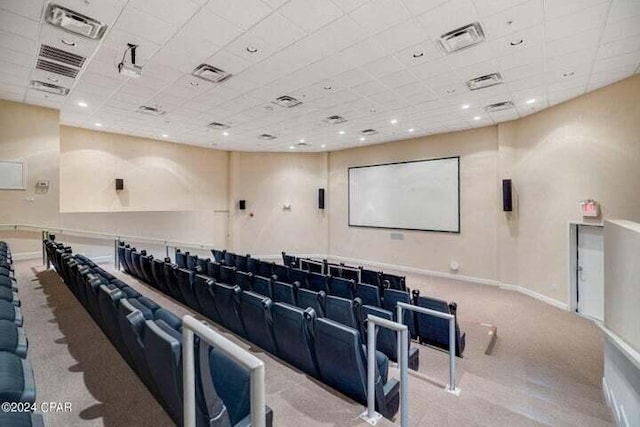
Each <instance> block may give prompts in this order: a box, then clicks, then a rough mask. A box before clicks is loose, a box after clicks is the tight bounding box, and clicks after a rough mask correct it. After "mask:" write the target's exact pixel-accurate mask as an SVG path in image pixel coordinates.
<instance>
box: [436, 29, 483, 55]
mask: <svg viewBox="0 0 640 427" xmlns="http://www.w3.org/2000/svg"><path fill="white" fill-rule="evenodd" d="M482 40H484V31H482V27H481V26H480V23H479V22H474V23H473V24H469V25H465V26H464V27H460V28H456V29H455V30H453V31H449V32H448V33H445V34H443V35H441V36H440V39H439V40H438V41H439V42H440V45H441V46H442V48H443V49H444V50H445V51H446V52H447V53H452V52H456V51H458V50H461V49H465V48H467V47H471V46H473V45H475V44H478V43H480V42H481V41H482Z"/></svg>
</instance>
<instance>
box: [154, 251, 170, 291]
mask: <svg viewBox="0 0 640 427" xmlns="http://www.w3.org/2000/svg"><path fill="white" fill-rule="evenodd" d="M164 263H165V262H164V261H163V260H160V259H157V258H155V259H154V260H153V261H151V274H152V276H153V283H154V284H155V287H156V288H157V289H158V290H160V291H161V292H163V293H165V294H169V290H168V289H167V285H166V283H165V281H164Z"/></svg>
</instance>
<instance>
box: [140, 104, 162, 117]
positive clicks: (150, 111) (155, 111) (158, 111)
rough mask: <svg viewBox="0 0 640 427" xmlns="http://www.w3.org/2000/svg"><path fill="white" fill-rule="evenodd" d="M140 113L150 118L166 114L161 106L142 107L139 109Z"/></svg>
mask: <svg viewBox="0 0 640 427" xmlns="http://www.w3.org/2000/svg"><path fill="white" fill-rule="evenodd" d="M138 113H142V114H146V115H148V116H161V115H163V114H164V110H163V109H162V107H161V106H159V105H141V106H140V107H138Z"/></svg>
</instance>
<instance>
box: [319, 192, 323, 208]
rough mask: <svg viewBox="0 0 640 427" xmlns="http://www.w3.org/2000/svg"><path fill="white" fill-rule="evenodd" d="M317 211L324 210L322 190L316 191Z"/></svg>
mask: <svg viewBox="0 0 640 427" xmlns="http://www.w3.org/2000/svg"><path fill="white" fill-rule="evenodd" d="M318 209H324V188H319V189H318Z"/></svg>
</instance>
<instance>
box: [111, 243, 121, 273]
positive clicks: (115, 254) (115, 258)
mask: <svg viewBox="0 0 640 427" xmlns="http://www.w3.org/2000/svg"><path fill="white" fill-rule="evenodd" d="M113 244H114V248H113V266H114V267H115V269H116V271H120V255H119V254H118V247H119V246H120V237H117V238H116V239H115V240H114V241H113Z"/></svg>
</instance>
